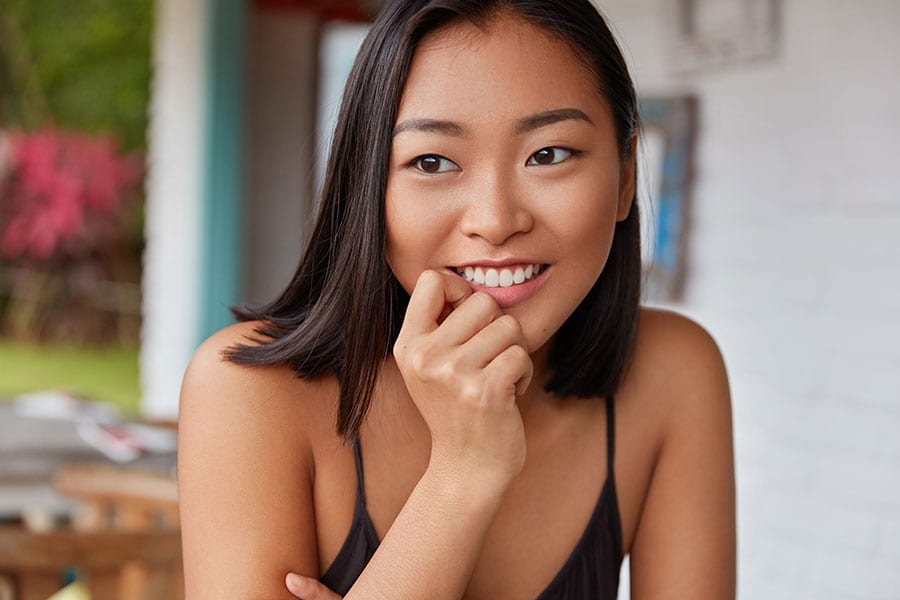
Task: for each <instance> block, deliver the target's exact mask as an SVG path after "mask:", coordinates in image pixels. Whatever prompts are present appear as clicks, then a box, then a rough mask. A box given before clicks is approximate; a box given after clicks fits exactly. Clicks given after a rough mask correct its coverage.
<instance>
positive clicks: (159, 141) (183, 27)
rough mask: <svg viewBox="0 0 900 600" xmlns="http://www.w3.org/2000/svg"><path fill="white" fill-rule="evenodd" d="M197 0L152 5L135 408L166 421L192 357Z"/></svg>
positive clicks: (200, 11) (200, 18) (199, 72)
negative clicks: (151, 71)
mask: <svg viewBox="0 0 900 600" xmlns="http://www.w3.org/2000/svg"><path fill="white" fill-rule="evenodd" d="M206 10H207V2H206V1H205V0H157V2H156V24H155V30H154V31H155V33H154V43H153V69H154V76H153V83H152V86H153V87H152V94H151V100H150V129H149V132H148V147H149V151H148V158H147V160H148V177H147V187H146V192H147V204H146V226H145V227H146V229H145V233H146V238H147V246H146V250H145V252H144V269H143V281H142V286H143V290H142V291H143V301H142V312H143V325H142V329H141V355H140V364H141V388H142V399H141V410H142V412H143V413H144V415H145V416H148V417H151V418H174V417H175V416H176V415H177V412H178V394H179V389H180V386H181V377H182V375H183V374H184V370H185V368H186V367H187V363H188V361H189V360H190V356H191V354H192V353H193V351H194V344H195V343H196V339H195V337H196V332H197V315H196V307H197V305H198V294H199V280H200V276H199V272H200V256H199V253H200V232H201V231H202V227H201V224H200V216H201V215H200V211H201V206H202V202H201V199H202V172H203V169H202V166H203V165H202V144H203V139H204V136H203V123H204V118H205V117H204V86H205V82H206V76H205V63H204V56H205V47H206V40H205V39H204V34H205V30H206V28H205V27H204V26H203V24H204V23H206V22H207V20H208V18H207V16H206Z"/></svg>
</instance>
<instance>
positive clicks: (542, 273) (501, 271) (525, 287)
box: [453, 262, 549, 308]
mask: <svg viewBox="0 0 900 600" xmlns="http://www.w3.org/2000/svg"><path fill="white" fill-rule="evenodd" d="M453 270H454V271H455V272H456V273H457V275H459V276H460V277H462V278H463V279H465V280H466V282H467V283H468V284H469V285H470V286H471V287H472V290H473V291H476V292H484V293H486V294H488V295H489V296H491V297H492V298H493V299H494V300H495V301H496V302H497V304H498V305H499V306H500V307H501V308H509V307H512V306H515V305H516V304H518V303H520V302H523V301H525V300H527V299H528V298H530V297H531V296H532V295H533V294H534V293H535V292H537V291H538V290H539V289H540V288H541V286H542V285H543V284H544V281H546V275H547V273H548V272H549V265H546V264H541V263H530V262H520V263H507V264H477V263H472V264H469V265H466V266H461V267H456V268H454V269H453Z"/></svg>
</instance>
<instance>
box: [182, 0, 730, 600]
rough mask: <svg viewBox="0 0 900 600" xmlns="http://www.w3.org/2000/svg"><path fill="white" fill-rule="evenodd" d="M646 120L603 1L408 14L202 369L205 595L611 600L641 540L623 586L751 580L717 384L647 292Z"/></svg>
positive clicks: (384, 33) (376, 49) (185, 471)
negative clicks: (293, 228)
mask: <svg viewBox="0 0 900 600" xmlns="http://www.w3.org/2000/svg"><path fill="white" fill-rule="evenodd" d="M637 135H638V115H637V106H636V100H635V93H634V89H633V85H632V82H631V79H630V77H629V74H628V72H627V69H626V66H625V63H624V60H623V58H622V55H621V53H620V51H619V49H618V47H617V46H616V43H615V41H614V39H613V37H612V35H611V34H610V31H609V29H608V28H607V26H606V24H605V23H604V21H603V19H602V18H601V17H600V15H599V14H598V13H597V11H596V9H595V8H594V7H593V6H592V5H591V4H590V3H589V2H588V0H565V1H559V2H547V1H544V0H541V1H536V0H494V1H486V0H398V1H397V2H392V3H389V5H388V6H387V7H386V8H385V9H384V10H383V12H382V14H381V15H380V16H379V18H378V20H377V21H376V22H375V24H374V26H373V28H372V31H371V33H370V34H369V36H368V38H367V40H366V42H365V43H364V44H363V47H362V49H361V51H360V54H359V58H358V59H357V62H356V65H355V67H354V71H353V73H352V75H351V77H350V80H349V82H348V85H347V89H346V92H345V97H344V101H343V106H342V111H341V116H340V118H339V123H338V127H337V131H336V134H335V143H334V146H333V152H332V155H331V160H330V163H329V170H328V176H327V183H326V186H325V192H324V198H323V204H322V212H321V214H320V216H319V220H318V224H317V226H316V229H315V232H314V235H313V237H312V240H311V243H310V246H309V248H308V250H307V253H306V255H305V257H304V259H303V261H302V263H301V265H300V267H299V269H298V271H297V273H296V275H295V276H294V278H293V280H292V281H291V282H290V284H289V285H288V287H287V289H286V290H285V291H284V293H283V294H282V295H281V296H280V297H279V298H277V299H276V300H275V301H273V302H271V303H270V304H268V305H265V306H262V307H244V308H240V309H237V310H236V314H237V316H238V318H239V320H241V321H242V322H241V323H239V324H237V325H234V326H232V327H229V328H227V329H225V330H223V331H221V332H219V333H217V334H216V335H214V336H212V337H211V338H210V339H209V340H208V341H207V342H206V343H204V344H203V346H202V347H201V348H200V349H199V350H198V351H197V353H196V355H195V357H194V359H193V361H192V362H191V365H190V367H189V369H188V372H187V374H186V375H185V380H184V385H183V391H182V399H181V415H180V442H179V444H180V445H179V450H180V456H179V478H180V494H181V502H182V504H181V506H182V526H183V540H184V559H185V575H186V584H187V596H188V598H189V599H191V600H194V599H199V598H292V597H294V595H296V596H298V597H301V598H306V599H312V598H334V597H336V595H344V596H346V598H428V599H431V598H435V599H441V598H491V599H495V598H536V597H539V598H615V595H616V589H617V585H618V573H619V568H620V564H621V561H622V559H623V556H624V555H626V554H630V556H631V593H632V598H635V599H647V598H665V599H667V600H672V599H679V598H684V599H691V600H698V599H713V598H715V599H723V598H732V597H733V596H734V587H735V525H734V475H733V459H732V439H731V417H730V407H729V393H728V384H727V380H726V375H725V371H724V367H723V364H722V360H721V357H720V354H719V351H718V349H717V348H716V345H715V343H714V342H713V341H712V340H711V338H710V337H709V336H708V335H707V334H706V333H705V332H704V331H703V330H702V329H701V328H700V327H699V326H697V325H695V324H694V323H692V322H691V321H689V320H687V319H684V318H682V317H679V316H676V315H674V314H671V313H667V312H661V311H654V310H648V309H642V308H640V307H639V304H638V303H639V289H640V281H641V274H640V245H639V224H638V207H637V205H636V202H635V188H636V183H635V180H636V178H637V173H636V171H637V167H636V160H635V156H636V143H637V142H636V140H637ZM288 573H293V575H290V576H288V577H287V582H286V580H285V576H286V575H287V574H288ZM286 583H287V585H286ZM288 587H289V589H290V591H291V592H293V595H292V594H291V593H290V592H289V591H288Z"/></svg>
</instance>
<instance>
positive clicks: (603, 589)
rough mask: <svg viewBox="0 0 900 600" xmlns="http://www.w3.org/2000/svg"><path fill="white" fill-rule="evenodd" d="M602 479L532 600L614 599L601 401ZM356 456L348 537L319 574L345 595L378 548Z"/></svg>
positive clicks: (611, 485)
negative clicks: (577, 535)
mask: <svg viewBox="0 0 900 600" xmlns="http://www.w3.org/2000/svg"><path fill="white" fill-rule="evenodd" d="M606 444H607V451H606V456H607V467H606V468H607V471H606V481H605V482H604V484H603V488H602V489H601V490H600V497H599V498H598V499H597V505H596V506H595V507H594V512H593V514H592V515H591V518H590V521H588V524H587V527H586V528H585V530H584V533H583V534H582V535H581V539H579V540H578V543H577V544H576V545H575V548H574V549H573V550H572V553H571V554H570V555H569V558H568V559H567V560H566V562H565V564H564V565H563V566H562V568H561V569H560V570H559V572H558V573H557V574H556V576H555V577H554V578H553V580H552V581H551V582H550V583H549V585H547V587H546V588H545V589H544V591H543V592H541V593H540V594H539V595H538V597H537V600H551V599H556V598H560V599H581V598H591V599H594V598H597V599H599V600H616V593H617V590H618V587H619V569H620V568H621V565H622V525H621V519H620V517H619V505H618V502H617V500H616V484H615V477H614V476H613V456H614V450H615V415H614V411H613V399H612V397H609V398H607V399H606ZM353 451H354V454H355V456H356V479H357V490H356V507H355V508H354V510H353V521H352V523H351V524H350V532H349V533H348V534H347V539H346V540H344V544H343V546H342V547H341V550H340V552H338V555H337V557H336V558H335V559H334V562H333V563H332V564H331V566H330V567H328V570H327V571H325V574H324V575H322V583H324V584H325V585H327V586H328V587H329V588H330V589H332V590H333V591H334V592H336V593H338V594H340V595H342V596H343V595H344V594H346V593H347V591H349V590H350V587H351V586H352V585H353V584H354V582H355V581H356V580H357V578H358V577H359V576H360V574H362V572H363V569H365V567H366V565H367V564H368V563H369V560H371V558H372V556H373V555H374V554H375V551H376V550H377V549H378V544H379V540H378V535H377V534H376V533H375V527H374V526H373V525H372V520H371V519H370V518H369V513H368V511H367V510H366V496H365V488H364V487H363V469H362V454H361V453H360V449H359V441H358V440H357V441H356V442H355V443H354V444H353Z"/></svg>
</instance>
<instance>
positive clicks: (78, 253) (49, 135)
mask: <svg viewBox="0 0 900 600" xmlns="http://www.w3.org/2000/svg"><path fill="white" fill-rule="evenodd" d="M142 180H143V160H142V157H141V156H139V155H129V156H126V155H123V154H122V153H121V152H120V151H119V149H118V146H117V144H116V143H115V141H114V140H113V139H112V138H111V137H109V136H99V137H92V136H89V135H87V134H84V133H78V132H70V131H60V130H55V129H45V130H42V131H37V132H17V131H12V132H7V133H5V134H3V133H0V279H5V280H6V281H5V283H4V282H3V281H0V283H3V285H0V290H2V289H6V290H7V291H8V293H6V294H0V295H2V296H3V297H0V332H3V333H6V334H7V335H12V336H13V337H17V338H27V339H32V340H53V339H57V340H60V339H65V340H67V341H70V342H72V341H75V342H85V343H93V342H102V341H113V340H118V341H119V342H124V343H131V342H133V341H134V340H135V338H136V325H135V323H136V322H137V321H136V320H139V307H138V308H135V306H136V305H139V299H137V300H134V296H135V294H139V291H138V285H137V281H138V278H139V271H140V254H139V252H140V245H141V242H140V239H138V238H140V233H139V232H138V231H136V229H135V228H134V227H133V224H134V221H135V219H134V217H135V216H136V215H138V214H139V213H138V212H137V211H138V210H139V209H140V204H139V202H138V201H139V199H140V185H141V182H142ZM123 289H124V290H126V291H129V290H130V293H129V294H126V295H127V296H128V297H129V298H130V299H129V300H127V301H123V300H122V298H123V297H124V296H123V293H122V290H123ZM123 302H125V304H123ZM4 306H5V308H4ZM126 330H127V331H126Z"/></svg>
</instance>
